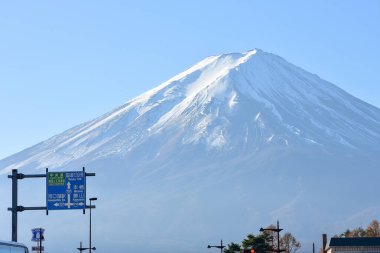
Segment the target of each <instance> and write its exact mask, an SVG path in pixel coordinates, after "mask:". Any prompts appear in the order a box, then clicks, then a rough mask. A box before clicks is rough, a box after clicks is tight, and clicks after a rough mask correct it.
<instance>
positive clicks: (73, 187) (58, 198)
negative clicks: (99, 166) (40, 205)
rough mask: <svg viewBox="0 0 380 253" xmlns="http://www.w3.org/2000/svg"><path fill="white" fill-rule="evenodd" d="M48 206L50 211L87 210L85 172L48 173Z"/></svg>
mask: <svg viewBox="0 0 380 253" xmlns="http://www.w3.org/2000/svg"><path fill="white" fill-rule="evenodd" d="M46 206H47V209H48V210H71V209H85V208H86V174H85V172H84V171H71V172H48V173H47V177H46Z"/></svg>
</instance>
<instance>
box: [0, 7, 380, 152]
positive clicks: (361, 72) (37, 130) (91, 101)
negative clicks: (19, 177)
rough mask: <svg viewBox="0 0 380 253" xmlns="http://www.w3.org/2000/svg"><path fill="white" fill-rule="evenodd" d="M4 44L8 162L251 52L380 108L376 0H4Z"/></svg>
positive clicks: (0, 99) (1, 89)
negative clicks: (153, 91)
mask: <svg viewBox="0 0 380 253" xmlns="http://www.w3.org/2000/svg"><path fill="white" fill-rule="evenodd" d="M0 38H1V39H0V117H1V122H0V143H1V144H0V159H1V158H4V157H6V156H8V155H11V154H13V153H15V152H17V151H20V150H21V149H24V148H27V147H29V146H31V145H33V144H36V143H37V142H40V141H42V140H44V139H47V138H49V137H51V136H52V135H55V134H58V133H60V132H62V131H64V130H66V129H68V128H70V127H72V126H74V125H76V124H78V123H81V122H83V121H87V120H89V119H92V118H94V117H96V116H99V115H101V114H103V113H105V112H107V111H109V110H111V109H113V108H115V107H117V106H119V105H121V104H123V103H124V102H126V101H127V100H129V99H131V98H133V97H135V96H136V95H138V94H140V93H142V92H144V91H146V90H148V89H150V88H153V87H155V86H157V85H158V84H160V83H161V82H163V81H165V80H167V79H168V78H170V77H172V76H173V75H174V74H176V73H178V72H180V71H182V70H184V69H186V68H188V67H190V66H191V65H193V64H194V63H196V62H197V61H199V60H201V59H203V58H204V57H206V56H209V55H215V54H222V53H228V52H241V51H246V50H249V49H252V48H261V49H262V50H264V51H268V52H272V53H275V54H278V55H280V56H282V57H284V58H285V59H287V60H288V61H290V62H292V63H294V64H296V65H298V66H300V67H302V68H304V69H306V70H308V71H310V72H313V73H316V74H318V75H319V76H321V77H322V78H324V79H326V80H328V81H331V82H333V83H335V84H336V85H338V86H340V87H341V88H343V89H345V90H347V91H348V92H350V93H351V94H353V95H355V96H357V97H359V98H361V99H363V100H365V101H367V102H369V103H371V104H373V105H375V106H377V107H380V75H379V73H380V64H379V59H380V49H379V47H380V1H378V0H355V1H352V0H308V1H305V0H297V1H295V0H286V1H285V0H276V1H275V0H260V1H256V0H193V1H180V0H172V1H168V0H160V1H153V0H152V1H146V0H138V1H128V0H123V1H113V0H107V1H97V0H87V1H86V0H82V1H78V0H75V1H71V0H66V1H38V0H34V1H29V0H28V1H1V3H0Z"/></svg>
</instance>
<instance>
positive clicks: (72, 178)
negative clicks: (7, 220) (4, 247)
mask: <svg viewBox="0 0 380 253" xmlns="http://www.w3.org/2000/svg"><path fill="white" fill-rule="evenodd" d="M57 174H64V176H63V177H60V176H57V177H56V175H57ZM48 175H49V176H51V180H50V181H49V177H48ZM93 176H95V173H86V172H85V168H84V167H83V170H82V171H74V172H58V173H57V172H52V173H49V172H48V169H47V168H46V174H33V175H25V174H22V173H18V171H17V169H15V170H12V175H8V178H11V179H12V207H9V208H8V211H11V212H12V241H14V242H17V225H18V224H17V213H18V212H23V211H31V210H45V211H46V215H48V214H49V210H62V209H66V210H70V209H73V210H75V209H83V214H84V213H85V210H86V209H89V208H95V206H88V205H86V177H93ZM41 177H44V178H47V180H46V181H47V182H46V185H47V188H46V206H37V207H24V206H19V205H18V180H21V179H24V178H41ZM54 178H55V179H54ZM63 178H64V179H63ZM63 180H64V184H65V185H66V186H62V182H63ZM49 186H50V187H53V188H49ZM54 186H57V188H55V187H54ZM53 189H54V190H53ZM62 190H63V192H61V191H62ZM48 193H50V194H52V195H51V196H50V197H51V198H49V194H48ZM58 196H60V197H62V198H58ZM49 200H50V201H49ZM61 207H62V208H61Z"/></svg>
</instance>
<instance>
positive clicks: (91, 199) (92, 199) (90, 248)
mask: <svg viewBox="0 0 380 253" xmlns="http://www.w3.org/2000/svg"><path fill="white" fill-rule="evenodd" d="M95 200H98V198H90V247H88V249H89V251H90V253H91V250H96V248H95V247H93V248H92V247H91V209H92V205H91V201H95Z"/></svg>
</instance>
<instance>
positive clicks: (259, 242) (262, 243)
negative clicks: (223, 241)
mask: <svg viewBox="0 0 380 253" xmlns="http://www.w3.org/2000/svg"><path fill="white" fill-rule="evenodd" d="M267 238H268V234H266V233H260V234H258V235H256V236H255V235H253V234H249V235H247V238H246V239H244V240H243V242H242V246H243V248H244V249H251V248H253V249H254V250H255V252H256V253H265V252H266V251H267V250H269V249H270V246H269V245H268V243H267Z"/></svg>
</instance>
